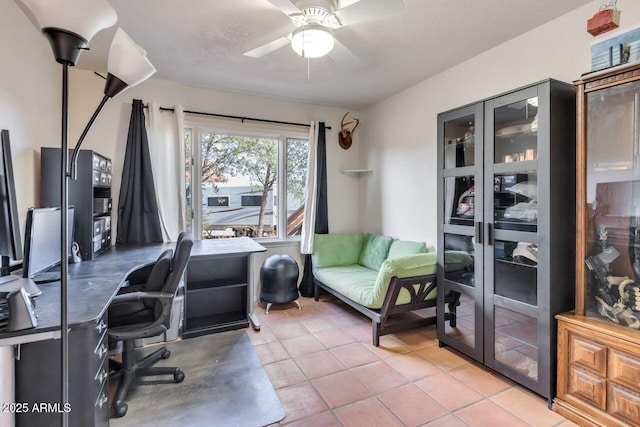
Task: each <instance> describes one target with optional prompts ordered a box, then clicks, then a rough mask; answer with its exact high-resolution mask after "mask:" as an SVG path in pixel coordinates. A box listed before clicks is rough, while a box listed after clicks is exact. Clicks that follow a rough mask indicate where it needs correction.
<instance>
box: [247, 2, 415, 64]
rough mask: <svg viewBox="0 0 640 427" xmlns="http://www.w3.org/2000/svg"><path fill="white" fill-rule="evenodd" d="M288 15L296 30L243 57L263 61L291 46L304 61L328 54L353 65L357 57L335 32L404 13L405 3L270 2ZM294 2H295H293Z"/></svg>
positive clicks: (339, 61) (336, 59) (332, 57)
mask: <svg viewBox="0 0 640 427" xmlns="http://www.w3.org/2000/svg"><path fill="white" fill-rule="evenodd" d="M267 1H268V2H269V3H271V4H272V5H274V6H275V7H277V8H278V9H280V10H281V11H282V12H283V13H284V14H286V15H287V16H288V17H289V18H291V21H292V22H293V25H295V27H296V28H295V30H293V32H291V33H290V34H287V35H286V36H284V37H280V38H278V39H276V40H273V41H271V42H269V43H266V44H264V45H262V46H258V47H256V48H255V49H251V50H250V51H248V52H245V53H244V55H246V56H250V57H252V58H260V57H262V56H264V55H266V54H268V53H271V52H273V51H275V50H277V49H280V48H281V47H283V46H286V45H287V44H291V47H292V48H293V50H294V51H295V52H296V53H297V54H298V55H300V56H302V57H304V58H319V57H321V56H324V55H327V54H328V55H329V56H330V57H331V59H333V60H334V61H336V62H338V63H341V64H346V65H349V64H354V63H357V62H358V58H357V57H356V56H355V55H354V54H353V53H352V52H351V51H350V50H349V49H347V48H346V47H345V46H344V45H343V44H342V43H340V42H339V41H338V40H336V39H335V37H334V36H333V31H332V30H334V29H339V28H342V27H346V26H347V25H351V24H356V23H358V22H363V21H367V20H370V19H375V18H379V17H382V16H385V15H388V14H391V13H394V12H398V11H400V10H402V8H403V4H402V0H359V1H355V2H354V1H353V0H298V1H295V0H293V1H292V0H267ZM294 1H295V3H294Z"/></svg>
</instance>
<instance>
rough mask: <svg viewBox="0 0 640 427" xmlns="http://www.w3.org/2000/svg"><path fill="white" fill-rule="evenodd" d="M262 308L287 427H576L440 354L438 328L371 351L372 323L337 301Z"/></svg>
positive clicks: (539, 402)
mask: <svg viewBox="0 0 640 427" xmlns="http://www.w3.org/2000/svg"><path fill="white" fill-rule="evenodd" d="M300 301H301V303H302V307H303V310H301V311H299V310H298V309H297V307H296V306H295V305H293V304H292V305H274V306H273V307H272V308H271V310H270V314H268V315H266V314H265V309H264V305H257V306H256V307H255V311H256V314H257V315H258V318H259V320H260V323H261V330H260V331H254V330H253V329H251V328H249V329H248V330H247V333H248V334H249V337H250V338H251V341H252V342H253V344H254V346H255V349H256V352H257V353H258V356H259V357H260V360H261V361H262V363H263V365H264V368H265V370H266V372H267V374H268V375H269V377H270V378H271V381H272V383H273V386H274V388H275V389H276V391H277V393H278V396H279V397H280V401H281V402H282V406H283V407H284V409H285V412H286V414H287V416H286V418H285V419H284V420H283V421H281V422H280V423H279V424H280V425H285V424H286V425H289V426H304V427H313V426H321V427H330V426H345V427H352V426H363V427H383V426H492V427H496V426H509V427H512V426H562V427H570V426H575V424H573V423H572V422H570V421H567V420H565V419H564V418H563V417H562V416H560V415H558V414H556V413H555V412H552V411H550V410H549V409H548V408H547V402H546V400H544V399H542V398H540V397H539V396H537V395H535V394H533V393H531V392H529V391H527V390H526V389H524V388H522V387H520V386H519V385H517V384H515V383H513V382H511V381H509V380H507V379H505V378H504V377H501V376H500V375H497V374H494V373H492V372H491V371H489V370H487V369H485V368H483V367H481V366H480V365H478V364H476V363H475V362H472V361H470V360H469V359H467V358H466V357H463V356H461V355H460V354H458V353H455V352H454V351H452V350H449V349H447V348H440V347H438V340H437V337H436V330H435V327H434V326H431V327H427V328H423V329H419V330H414V331H408V332H403V333H399V334H394V335H387V336H383V337H381V339H380V347H377V348H376V347H373V346H372V344H371V322H370V320H369V319H368V318H366V317H364V316H362V315H361V314H360V313H358V312H356V311H355V310H353V309H351V308H349V307H348V306H346V305H345V304H344V303H342V302H340V301H338V300H336V299H333V298H331V297H323V298H322V299H321V300H320V301H318V302H316V301H314V300H313V299H312V298H301V299H300Z"/></svg>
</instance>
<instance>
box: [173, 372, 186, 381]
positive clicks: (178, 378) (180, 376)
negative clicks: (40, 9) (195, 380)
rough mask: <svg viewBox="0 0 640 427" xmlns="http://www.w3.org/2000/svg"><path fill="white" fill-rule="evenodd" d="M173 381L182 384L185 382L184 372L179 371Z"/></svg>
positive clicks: (174, 375)
mask: <svg viewBox="0 0 640 427" xmlns="http://www.w3.org/2000/svg"><path fill="white" fill-rule="evenodd" d="M173 380H174V381H175V382H177V383H181V382H182V381H184V372H182V371H181V370H180V369H178V370H177V371H176V373H175V374H173Z"/></svg>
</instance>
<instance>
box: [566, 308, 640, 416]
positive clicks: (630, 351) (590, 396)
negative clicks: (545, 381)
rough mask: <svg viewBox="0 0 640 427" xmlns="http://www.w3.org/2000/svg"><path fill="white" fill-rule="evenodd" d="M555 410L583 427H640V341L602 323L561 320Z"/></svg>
mask: <svg viewBox="0 0 640 427" xmlns="http://www.w3.org/2000/svg"><path fill="white" fill-rule="evenodd" d="M554 409H555V410H556V411H557V412H559V413H561V414H562V415H564V416H565V417H567V418H569V419H571V420H574V421H576V422H577V423H579V424H581V425H582V424H584V425H604V426H626V425H634V426H638V425H640V339H638V337H634V336H633V335H629V334H627V333H626V331H623V330H619V331H615V332H613V331H612V330H611V328H610V325H608V324H607V323H606V321H603V320H599V319H589V318H588V317H585V316H576V315H574V314H562V315H559V316H558V397H557V398H556V399H555V400H554Z"/></svg>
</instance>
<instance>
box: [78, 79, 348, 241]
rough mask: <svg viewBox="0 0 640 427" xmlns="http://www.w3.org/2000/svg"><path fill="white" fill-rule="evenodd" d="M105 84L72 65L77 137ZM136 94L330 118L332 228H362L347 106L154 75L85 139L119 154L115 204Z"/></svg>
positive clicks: (118, 101) (230, 109) (281, 115)
mask: <svg viewBox="0 0 640 427" xmlns="http://www.w3.org/2000/svg"><path fill="white" fill-rule="evenodd" d="M103 87H104V81H103V80H102V79H100V78H99V77H97V76H96V75H94V74H93V73H91V72H88V71H83V70H72V72H71V73H70V90H71V95H70V98H71V107H70V116H71V117H70V126H71V129H70V135H71V139H72V141H75V140H77V137H78V136H79V135H80V133H81V132H82V129H83V128H84V126H85V124H86V123H87V121H88V120H89V117H90V116H91V114H92V113H93V110H94V109H95V107H96V106H97V105H98V103H99V101H100V99H101V97H102V90H103ZM133 99H142V100H143V101H144V102H145V103H148V102H152V101H153V102H157V103H159V104H160V105H161V106H164V107H172V106H174V105H177V104H179V105H182V106H183V108H184V109H185V110H193V111H202V112H209V113H218V114H229V115H238V116H246V117H256V118H264V119H271V120H280V121H289V122H299V123H308V122H310V121H311V120H315V121H324V122H325V123H326V125H327V126H331V127H332V130H331V131H328V132H327V175H328V195H329V196H328V205H329V229H330V230H331V231H332V232H345V231H353V230H357V229H358V228H359V224H358V217H359V215H358V194H359V183H360V182H359V181H358V180H357V178H353V177H349V176H345V175H343V174H341V173H340V170H341V169H353V168H357V167H359V166H360V165H359V149H360V144H359V142H358V134H357V133H356V134H355V137H354V140H355V141H354V143H353V145H352V147H351V148H350V149H349V150H343V149H342V148H340V146H339V145H338V132H339V130H340V119H341V118H342V115H343V114H344V113H346V112H347V110H342V109H338V108H328V107H322V106H317V105H311V104H304V103H299V102H293V101H285V100H277V99H272V98H265V97H258V96H250V95H244V94H235V93H228V92H221V91H216V90H208V89H201V88H196V87H191V86H186V85H182V84H177V83H171V82H168V81H163V80H157V79H153V78H152V79H150V80H148V81H146V82H143V83H141V84H140V85H139V86H135V87H133V88H131V89H128V90H127V91H125V92H124V93H122V94H120V95H119V96H118V97H116V98H114V99H113V100H111V101H109V103H108V104H107V105H106V107H105V109H104V110H103V112H102V113H101V114H100V116H99V117H98V119H97V120H96V122H95V124H94V125H93V127H92V129H91V131H90V132H89V134H88V136H87V138H86V140H85V143H84V144H83V148H89V149H93V150H96V151H97V152H99V153H101V154H103V155H105V156H107V157H110V158H111V159H112V160H113V165H114V170H113V189H112V196H113V206H114V209H115V208H116V207H117V205H118V192H119V189H120V182H121V175H122V166H123V161H124V152H125V147H126V140H127V131H128V127H129V118H130V115H131V102H132V100H133ZM356 116H357V113H356ZM305 132H306V130H305ZM157 191H162V189H157ZM114 212H115V210H114ZM116 216H117V214H115V213H114V215H113V217H114V218H113V219H114V220H115V219H116V218H115V217H116ZM114 240H115V239H114Z"/></svg>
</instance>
